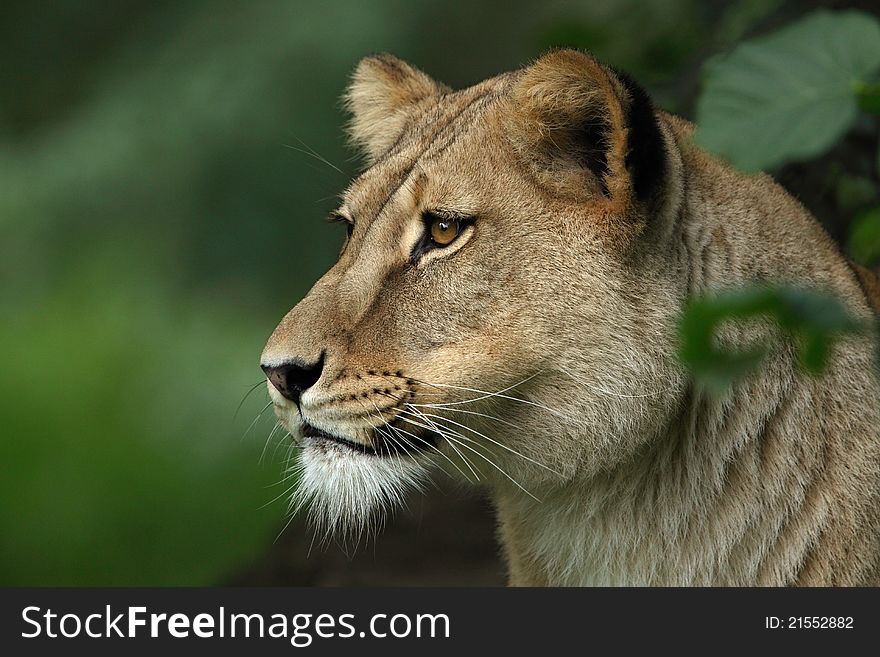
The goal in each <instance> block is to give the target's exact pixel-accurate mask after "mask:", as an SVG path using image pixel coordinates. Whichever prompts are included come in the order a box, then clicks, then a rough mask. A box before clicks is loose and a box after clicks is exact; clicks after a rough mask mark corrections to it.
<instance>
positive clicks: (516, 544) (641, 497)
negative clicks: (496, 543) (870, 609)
mask: <svg viewBox="0 0 880 657" xmlns="http://www.w3.org/2000/svg"><path fill="white" fill-rule="evenodd" d="M771 381H772V377H768V378H767V379H766V380H763V381H760V382H755V383H754V384H753V385H752V386H745V385H744V386H741V387H740V389H739V390H738V392H736V393H735V394H734V395H733V396H732V397H731V398H729V399H727V400H726V401H720V400H715V401H711V400H709V399H708V398H702V397H698V396H696V395H690V396H688V397H687V398H686V399H685V400H684V402H683V404H682V409H681V415H680V417H679V418H678V420H677V421H676V422H675V426H673V427H670V429H669V431H668V432H667V435H665V436H663V437H662V438H661V439H660V440H658V441H656V443H654V444H655V447H654V448H652V449H651V450H649V451H646V452H645V453H643V454H642V455H640V456H639V457H638V458H636V459H634V460H632V461H631V462H629V463H627V464H625V465H622V466H620V467H619V468H617V469H615V470H614V471H611V472H608V473H603V474H602V475H599V476H591V477H589V478H586V479H584V480H576V481H573V482H571V483H570V484H569V485H567V486H565V487H562V488H557V489H554V490H546V491H543V494H541V495H539V497H540V498H541V501H540V502H535V501H534V500H531V499H529V498H527V497H524V496H520V495H515V494H513V493H512V492H511V493H503V492H502V493H500V494H499V495H498V497H497V503H498V510H499V515H500V520H501V533H502V538H503V541H504V543H505V547H506V549H507V553H508V560H509V566H510V571H511V583H513V584H518V585H546V584H549V585H725V584H727V585H729V584H741V585H742V584H761V585H773V584H787V583H792V582H794V581H796V580H797V579H798V578H799V577H800V576H801V575H802V574H803V570H804V568H805V567H808V562H809V560H810V551H811V549H813V548H814V547H815V543H816V541H817V540H818V538H819V534H820V533H821V532H822V529H823V527H824V526H825V524H826V520H827V516H828V506H827V504H826V501H827V495H826V483H827V482H825V481H824V477H825V473H826V463H825V462H824V459H825V458H826V457H827V454H825V453H824V451H823V449H821V446H820V445H818V444H816V445H814V444H812V443H813V442H814V441H817V440H820V438H819V437H818V436H817V435H816V434H815V431H814V432H813V438H810V437H809V435H808V432H807V431H804V430H802V429H806V428H807V427H806V426H805V425H804V423H809V422H811V421H817V409H816V408H811V407H810V406H811V404H815V402H816V400H815V398H813V399H812V401H811V399H810V397H809V396H808V395H805V394H803V393H804V391H803V390H801V389H800V385H799V384H791V385H790V386H789V387H785V386H783V385H780V384H776V385H775V386H774V385H773V384H772V382H771ZM756 387H759V388H760V390H761V394H760V395H757V394H756V390H755V388H756ZM740 396H746V397H745V398H749V399H751V400H752V403H751V404H750V406H749V410H748V411H747V412H745V411H738V410H737V409H739V408H742V405H741V404H739V403H738V401H737V399H736V397H740ZM756 399H759V400H760V402H757V405H756V402H755V400H756ZM795 423H798V424H802V425H804V426H802V427H801V428H799V427H798V426H795Z"/></svg>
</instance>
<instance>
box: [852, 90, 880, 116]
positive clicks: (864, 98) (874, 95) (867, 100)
mask: <svg viewBox="0 0 880 657" xmlns="http://www.w3.org/2000/svg"><path fill="white" fill-rule="evenodd" d="M856 95H857V96H858V100H859V107H861V108H862V109H863V110H864V111H866V112H870V113H871V114H880V84H877V83H873V84H865V83H861V84H856Z"/></svg>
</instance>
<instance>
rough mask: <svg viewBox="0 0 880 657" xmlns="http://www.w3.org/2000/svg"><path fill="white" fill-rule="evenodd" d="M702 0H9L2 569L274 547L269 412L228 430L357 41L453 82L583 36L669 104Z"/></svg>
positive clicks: (294, 288)
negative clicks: (263, 454) (42, 1)
mask: <svg viewBox="0 0 880 657" xmlns="http://www.w3.org/2000/svg"><path fill="white" fill-rule="evenodd" d="M714 20H715V18H714V15H713V14H711V13H707V12H706V11H705V8H704V6H703V5H702V3H699V2H697V1H696V0H671V1H670V0H645V1H641V2H636V1H634V0H597V1H596V2H589V3H587V2H583V1H580V0H551V1H548V2H542V3H538V4H536V3H534V2H531V1H526V0H511V1H510V2H505V3H500V2H494V1H492V0H482V1H477V2H452V3H450V2H446V1H441V0H418V1H415V2H404V1H402V0H372V1H369V2H357V1H355V0H324V1H318V0H298V1H296V2H291V1H287V0H259V1H257V2H247V3H242V2H233V1H231V0H212V1H208V0H179V1H177V2H170V1H168V0H160V1H159V2H147V1H146V0H125V1H121V2H106V1H101V2H97V1H96V2H89V1H86V2H83V1H82V0H58V1H56V2H53V3H51V4H50V5H47V4H40V3H30V2H25V1H23V0H9V1H7V2H4V3H3V6H2V8H0V62H2V64H0V89H2V94H0V278H2V281H3V284H2V286H0V363H2V368H0V390H2V393H3V394H2V395H0V463H2V466H0V467H2V470H3V476H2V477H0V527H2V535H0V584H56V585H60V584H207V583H217V582H222V581H227V580H228V578H230V577H233V576H234V574H235V573H236V572H238V571H240V569H241V568H242V567H243V566H244V565H245V564H249V563H252V562H253V561H254V560H257V559H259V558H260V555H262V554H263V553H264V552H266V550H267V549H268V547H269V546H270V545H271V543H272V541H273V539H274V538H275V536H276V535H277V533H278V531H279V530H280V528H281V526H282V524H283V520H284V518H283V515H284V510H285V504H284V500H283V497H284V496H283V495H281V498H282V499H279V500H278V501H277V502H276V503H274V504H269V505H268V506H266V507H265V508H261V507H263V506H264V505H265V504H266V503H268V502H270V501H271V500H272V499H273V498H275V497H277V496H279V494H281V493H283V491H284V489H285V487H286V486H288V485H290V482H288V483H287V484H285V487H279V486H277V485H274V484H277V482H278V481H279V480H280V478H281V463H280V462H281V460H282V458H281V456H282V454H283V452H284V449H283V448H282V449H281V450H280V451H279V454H278V455H276V456H274V457H273V456H272V453H273V449H272V448H271V447H270V449H269V450H268V456H267V459H266V460H265V462H264V463H262V464H261V463H260V454H261V452H262V450H263V447H264V443H265V439H266V437H267V435H268V433H269V431H270V429H271V428H272V425H273V419H272V418H270V417H267V416H268V415H270V414H271V411H267V412H266V413H264V415H263V417H261V418H260V419H259V420H258V421H257V422H256V423H255V424H254V426H253V427H252V428H251V429H250V431H249V432H247V435H246V436H245V437H243V435H244V434H245V433H246V431H247V429H248V425H249V424H250V423H251V420H253V419H254V418H255V417H256V416H257V414H258V413H259V412H260V409H261V408H262V407H263V406H264V404H265V402H266V400H267V396H266V393H265V391H264V389H263V388H262V387H258V388H257V389H256V390H255V391H254V392H253V394H251V395H250V396H249V397H248V398H247V400H246V401H245V403H244V405H243V407H242V409H241V411H240V412H239V414H238V416H237V418H235V419H234V418H233V414H234V411H235V408H236V406H237V405H238V403H239V401H241V399H242V398H243V397H244V396H245V394H246V393H247V391H248V390H249V389H250V388H251V387H252V386H253V385H254V384H256V383H258V382H259V381H260V380H261V379H262V376H261V373H260V370H259V368H258V360H259V354H260V351H261V349H262V346H263V344H264V341H265V339H266V337H267V336H268V334H269V333H270V332H271V330H272V329H273V328H274V326H275V324H276V323H277V322H278V320H279V319H280V318H281V316H282V315H283V314H284V313H285V312H286V311H287V310H288V309H289V308H290V307H292V306H293V305H294V304H295V303H296V302H297V301H298V300H299V299H300V298H301V297H302V296H303V294H305V292H306V291H307V290H308V288H309V286H310V285H311V284H312V283H313V282H314V281H315V280H316V279H317V278H318V277H319V276H320V275H321V273H323V271H324V270H325V269H326V268H327V267H328V266H329V265H330V264H331V263H332V261H333V259H334V257H335V254H336V252H337V250H338V247H339V245H340V243H341V240H342V235H341V234H338V232H337V231H336V230H335V229H334V228H333V227H331V226H328V225H326V224H325V223H324V222H323V221H321V219H322V217H324V216H325V215H326V213H327V211H328V210H330V209H331V208H332V207H333V206H334V204H335V195H336V194H337V193H338V192H339V191H341V190H342V189H343V188H344V186H345V185H346V183H347V181H348V179H349V177H350V176H351V175H352V174H353V173H355V171H356V169H357V162H356V161H353V160H352V159H351V153H350V152H349V151H348V150H347V149H346V147H345V144H344V139H343V131H342V129H341V128H342V125H343V123H344V121H345V117H344V116H343V114H342V112H341V109H340V106H339V103H338V97H339V95H340V93H341V92H342V90H343V88H344V86H345V84H346V80H347V77H348V75H349V73H350V71H351V70H352V69H353V67H354V66H355V64H356V63H357V61H358V59H359V58H361V57H362V56H364V55H367V54H369V53H371V52H376V51H382V50H388V51H392V52H394V53H396V54H397V55H399V56H401V57H404V58H406V59H409V60H411V61H413V62H414V63H416V64H417V65H418V66H420V67H422V68H424V69H425V70H427V71H428V72H430V73H431V74H432V75H435V76H436V77H437V78H438V79H441V80H443V81H445V82H447V83H449V84H451V85H453V86H459V87H460V86H465V85H468V84H471V83H473V82H475V81H477V80H480V79H482V78H485V77H487V76H490V75H493V74H495V73H497V72H499V71H502V70H507V69H510V68H513V67H516V66H519V65H521V64H523V63H525V62H527V61H528V60H529V59H531V58H534V57H536V56H537V55H538V54H539V53H540V52H541V51H543V50H544V49H546V48H547V47H551V46H556V45H566V43H564V41H566V40H569V39H574V40H578V43H577V44H576V45H580V46H583V47H589V48H591V49H593V50H594V51H595V52H596V53H597V54H598V55H599V56H601V57H603V58H604V59H606V60H607V61H609V62H614V63H615V64H617V65H619V66H621V67H624V68H628V69H630V70H631V71H632V72H633V73H634V74H636V75H637V76H639V77H642V78H644V79H645V80H646V81H647V82H649V83H651V84H652V85H653V86H654V88H655V90H656V91H657V93H658V94H659V96H660V97H661V98H666V99H670V103H673V102H678V101H680V99H681V98H683V94H681V93H680V92H678V91H677V90H676V86H675V85H676V84H678V83H677V80H678V79H679V76H680V73H681V70H682V69H688V68H690V69H693V61H695V60H697V59H698V58H699V57H700V55H699V50H700V48H701V47H704V44H706V43H708V42H710V41H711V39H712V36H713V31H712V30H713V29H714V28H713V26H714ZM566 25H569V26H575V28H573V29H570V30H569V31H568V36H566V35H565V33H564V31H563V32H560V29H562V28H560V26H566ZM633 33H636V34H638V35H639V38H638V39H633V38H629V37H628V36H626V37H625V38H621V35H631V34H633ZM688 58H690V61H691V63H690V64H689V63H688V61H689V59H688ZM676 99H678V101H676ZM310 150H313V151H315V152H316V153H317V154H318V155H317V156H312V155H310V154H308V152H309V151H310ZM323 159H326V160H327V161H328V162H329V163H330V164H331V165H332V166H330V165H328V164H326V163H324V162H323V161H322V160H323ZM337 168H338V169H339V170H337ZM340 170H341V171H340ZM288 531H299V529H298V527H297V525H296V524H294V525H293V526H292V527H291V528H290V529H288Z"/></svg>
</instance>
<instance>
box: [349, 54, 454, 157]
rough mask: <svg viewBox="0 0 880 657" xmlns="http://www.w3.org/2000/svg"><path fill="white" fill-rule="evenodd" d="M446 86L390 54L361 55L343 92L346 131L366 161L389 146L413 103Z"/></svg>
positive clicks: (399, 131) (377, 155)
mask: <svg viewBox="0 0 880 657" xmlns="http://www.w3.org/2000/svg"><path fill="white" fill-rule="evenodd" d="M448 91H449V89H448V88H447V87H445V86H444V85H442V84H440V83H438V82H435V81H434V80H432V79H431V78H430V77H429V76H427V75H425V74H424V73H422V72H421V71H420V70H418V69H417V68H415V67H413V66H410V65H409V64H407V63H406V62H404V61H402V60H400V59H398V58H397V57H394V56H393V55H388V54H381V55H373V56H371V57H365V58H364V59H362V60H361V61H360V63H359V64H358V66H357V68H356V69H355V71H354V75H353V76H352V79H351V84H349V86H348V89H347V90H346V92H345V96H344V100H345V104H346V106H347V107H348V109H349V112H350V113H351V123H350V125H349V134H350V136H351V139H352V141H353V142H354V144H355V145H356V146H358V147H359V148H361V149H362V150H363V151H364V153H365V154H366V156H367V159H368V161H369V162H370V163H372V162H374V161H375V160H376V159H377V158H378V157H379V156H380V155H381V154H382V153H384V152H385V151H386V150H388V148H390V147H391V146H392V145H393V144H394V142H395V141H396V140H397V138H398V137H399V136H400V134H401V133H402V132H403V129H404V126H405V125H406V122H407V120H408V119H409V117H410V115H411V112H412V110H413V109H414V107H415V105H416V104H417V103H419V102H420V101H423V100H425V99H428V98H439V97H440V96H442V95H443V94H444V93H446V92H448Z"/></svg>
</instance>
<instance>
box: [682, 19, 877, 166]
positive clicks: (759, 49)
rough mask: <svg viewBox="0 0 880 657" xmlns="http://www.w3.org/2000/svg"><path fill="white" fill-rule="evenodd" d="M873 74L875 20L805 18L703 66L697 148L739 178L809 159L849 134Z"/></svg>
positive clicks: (875, 36)
mask: <svg viewBox="0 0 880 657" xmlns="http://www.w3.org/2000/svg"><path fill="white" fill-rule="evenodd" d="M878 69H880V22H878V20H877V19H876V18H874V17H872V16H870V15H868V14H864V13H861V12H857V11H845V12H830V11H817V12H815V13H812V14H809V15H808V16H806V17H805V18H803V19H801V20H799V21H797V22H795V23H793V24H792V25H790V26H788V27H786V28H783V29H781V30H779V31H778V32H775V33H773V34H770V35H768V36H764V37H761V38H758V39H754V40H752V41H747V42H745V43H743V44H742V45H740V46H739V47H738V48H736V49H735V50H734V51H733V52H731V53H730V54H729V55H726V56H722V57H718V58H716V59H714V60H713V61H712V62H710V64H708V65H707V70H706V73H705V78H704V83H703V91H702V94H701V96H700V99H699V101H698V104H697V124H698V129H697V137H696V139H697V143H698V144H700V145H701V146H703V147H704V148H706V149H708V150H710V151H712V152H714V153H717V154H719V155H721V156H722V157H725V158H726V159H728V160H729V161H730V162H731V163H733V164H734V165H735V166H738V167H740V168H742V169H745V170H757V169H766V168H773V167H775V166H778V165H780V164H782V163H784V162H786V161H790V160H800V159H806V158H809V157H813V156H816V155H818V154H820V153H822V152H824V151H826V150H827V149H828V148H829V147H830V146H831V145H832V144H834V142H835V141H837V140H838V139H839V138H840V137H841V136H842V135H843V134H844V133H845V132H846V131H847V130H848V129H849V128H850V126H851V125H852V123H853V121H854V120H855V118H856V117H857V115H858V111H859V98H858V96H857V91H858V89H864V88H866V87H865V80H867V79H869V78H870V77H871V76H872V74H874V73H875V72H876V71H877V70H878ZM863 102H864V101H863Z"/></svg>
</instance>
